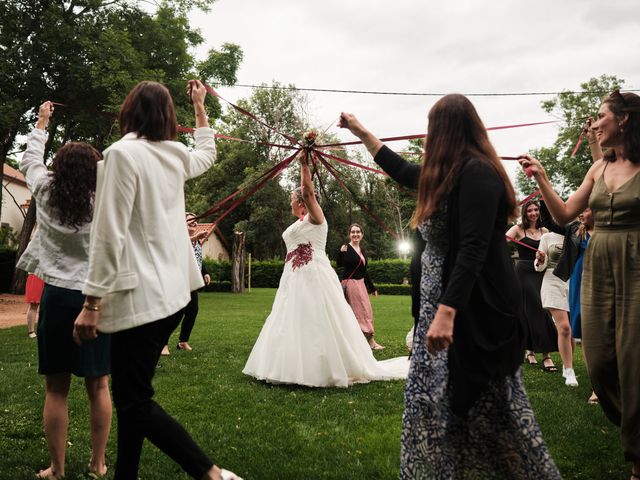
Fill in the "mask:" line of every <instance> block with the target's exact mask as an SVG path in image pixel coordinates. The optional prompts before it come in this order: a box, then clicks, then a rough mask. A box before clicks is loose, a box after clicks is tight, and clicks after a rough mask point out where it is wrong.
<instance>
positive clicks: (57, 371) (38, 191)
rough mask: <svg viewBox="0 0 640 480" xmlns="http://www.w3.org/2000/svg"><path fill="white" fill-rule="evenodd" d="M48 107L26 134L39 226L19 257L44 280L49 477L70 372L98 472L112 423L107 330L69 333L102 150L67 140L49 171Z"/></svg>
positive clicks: (62, 434)
mask: <svg viewBox="0 0 640 480" xmlns="http://www.w3.org/2000/svg"><path fill="white" fill-rule="evenodd" d="M53 108H54V107H53V103H51V102H44V103H43V104H42V105H41V106H40V110H39V112H38V123H36V128H35V129H34V130H33V131H32V132H31V133H30V134H29V136H28V137H27V149H26V150H25V152H24V154H23V155H22V159H21V161H20V170H21V171H22V173H23V174H24V175H25V177H26V180H27V186H28V187H29V190H30V192H31V194H32V195H33V199H34V201H35V202H36V205H37V207H38V209H37V222H38V230H37V231H36V233H35V235H34V237H33V239H32V240H31V242H30V243H29V246H28V247H27V249H26V250H25V252H24V253H23V254H22V256H21V257H20V260H19V261H18V264H17V267H18V268H20V269H22V270H25V271H28V272H34V273H35V274H36V275H38V277H40V278H41V279H42V280H44V282H45V286H44V289H43V292H42V299H41V305H40V319H39V321H38V336H37V338H38V371H39V373H41V374H43V375H45V400H44V415H43V417H44V431H45V436H46V437H47V445H48V447H49V454H50V456H51V464H50V465H49V467H48V468H46V469H44V470H42V471H40V473H38V475H37V477H39V478H48V479H58V478H62V477H64V475H65V450H66V445H67V429H68V426H69V416H68V409H67V396H68V393H69V386H70V383H71V374H73V375H76V376H79V377H84V381H85V386H86V389H87V394H88V396H89V428H90V430H91V451H92V455H91V460H90V461H89V471H90V472H92V473H95V474H97V475H104V474H105V473H106V472H107V467H106V464H105V448H106V445H107V438H108V437H109V429H110V427H111V398H110V397H109V381H108V375H109V371H110V360H109V335H101V336H100V338H97V339H95V340H92V341H88V342H86V343H85V344H83V345H82V346H80V347H79V346H76V345H75V344H74V342H73V339H72V336H71V334H72V331H73V322H74V320H75V318H76V317H77V315H78V313H80V311H81V310H82V302H83V296H82V293H81V290H82V287H83V286H84V282H85V280H86V278H87V270H88V267H89V230H90V228H91V218H92V216H93V199H94V194H95V188H96V165H97V163H98V161H99V160H100V159H101V155H100V152H98V151H97V150H96V149H95V148H93V147H92V146H91V145H88V144H86V143H77V142H69V143H67V144H66V145H64V146H63V147H62V148H60V150H58V151H57V152H56V154H55V157H54V159H53V164H52V169H51V171H49V170H48V169H47V167H46V166H45V165H44V151H45V143H46V140H47V134H46V131H45V128H46V125H47V123H49V118H50V117H51V115H52V113H53Z"/></svg>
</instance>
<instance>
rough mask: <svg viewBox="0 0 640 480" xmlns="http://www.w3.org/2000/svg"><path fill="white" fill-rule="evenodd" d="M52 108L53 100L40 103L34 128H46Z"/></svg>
mask: <svg viewBox="0 0 640 480" xmlns="http://www.w3.org/2000/svg"><path fill="white" fill-rule="evenodd" d="M53 110H54V106H53V102H51V101H49V100H47V101H46V102H44V103H43V104H42V105H40V108H39V109H38V122H37V123H36V128H39V129H40V130H44V129H45V128H47V124H48V123H49V119H50V118H51V115H53Z"/></svg>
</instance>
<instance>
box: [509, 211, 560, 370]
mask: <svg viewBox="0 0 640 480" xmlns="http://www.w3.org/2000/svg"><path fill="white" fill-rule="evenodd" d="M548 231H549V230H547V228H545V227H544V226H543V225H542V223H541V215H540V205H539V204H538V202H536V201H535V200H530V201H528V202H526V203H525V204H524V205H522V208H521V215H520V224H519V225H514V226H513V227H511V228H510V229H509V230H508V231H507V236H508V237H510V238H513V239H514V240H517V241H519V242H521V243H523V244H525V245H528V246H529V247H531V248H534V249H537V248H538V247H539V245H540V238H541V237H542V235H544V234H545V233H547V232H548ZM516 248H517V249H518V260H517V261H516V264H515V269H516V274H517V275H518V279H519V280H520V286H521V287H522V316H523V318H524V320H525V325H526V330H527V343H526V346H527V352H526V359H527V362H528V363H529V364H530V365H535V364H537V363H538V361H537V360H536V355H535V352H542V368H543V369H544V370H545V371H546V372H557V371H558V368H557V367H556V366H555V365H554V363H553V360H552V359H551V357H550V356H549V352H557V351H558V332H557V331H556V327H555V325H554V323H553V319H552V318H551V315H549V312H547V311H546V310H545V309H544V308H543V307H542V300H541V299H540V289H541V288H542V278H543V277H544V272H537V271H536V269H535V268H534V267H533V262H534V261H535V259H536V252H535V250H531V248H527V247H525V246H524V245H521V244H517V243H516Z"/></svg>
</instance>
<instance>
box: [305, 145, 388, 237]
mask: <svg viewBox="0 0 640 480" xmlns="http://www.w3.org/2000/svg"><path fill="white" fill-rule="evenodd" d="M315 153H316V154H317V155H318V160H320V162H321V163H322V164H323V165H324V166H325V168H326V169H327V170H328V171H329V173H330V174H331V175H332V176H333V178H335V179H336V180H337V181H338V183H339V184H340V186H342V188H344V189H345V190H346V191H347V192H349V193H350V194H351V196H352V197H353V199H354V201H355V202H356V204H357V205H358V206H359V207H360V208H361V209H363V210H364V211H365V212H367V213H368V214H369V215H371V217H372V218H373V219H374V220H375V221H376V223H377V224H378V225H380V226H381V227H382V228H384V229H385V230H386V231H387V232H389V233H390V234H391V235H392V236H393V238H395V239H396V240H400V236H399V235H398V234H397V233H396V232H395V230H393V229H392V228H391V227H389V226H388V225H387V224H386V223H384V221H383V220H382V219H381V218H380V217H379V216H378V215H376V214H375V213H373V212H372V211H371V210H370V209H369V208H367V206H366V205H364V204H363V203H361V202H360V201H358V199H357V197H356V194H355V193H354V192H353V190H351V189H350V188H349V187H348V186H347V185H346V184H345V183H344V182H343V181H342V179H341V178H340V177H339V176H338V174H337V173H336V170H335V169H334V168H333V166H332V165H331V164H329V162H328V161H327V160H326V159H325V158H324V157H325V155H326V154H325V153H323V152H320V151H317V150H316V152H315Z"/></svg>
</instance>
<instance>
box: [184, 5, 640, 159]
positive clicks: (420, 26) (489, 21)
mask: <svg viewBox="0 0 640 480" xmlns="http://www.w3.org/2000/svg"><path fill="white" fill-rule="evenodd" d="M191 20H192V24H193V26H196V27H198V28H200V30H201V32H202V34H203V35H204V37H205V39H206V41H205V45H203V46H202V48H201V50H200V51H199V54H200V55H204V54H205V52H206V51H207V50H208V49H209V48H216V47H219V46H220V45H221V44H222V43H224V42H232V43H236V44H238V45H240V46H241V47H242V50H243V52H244V60H243V62H242V64H241V66H240V69H239V71H238V83H240V84H260V83H263V82H266V83H268V84H270V83H271V82H272V81H273V80H276V81H278V82H280V83H283V84H295V85H296V86H297V87H298V88H328V89H344V90H373V91H391V92H425V93H432V92H433V93H451V92H459V93H465V94H471V93H503V92H513V93H519V92H556V91H561V90H563V89H569V90H577V89H579V88H580V83H582V82H586V81H587V80H588V79H590V78H591V77H595V76H600V75H601V74H609V75H616V76H618V77H620V78H623V79H624V80H625V81H626V84H625V87H626V88H631V89H638V88H640V61H638V55H639V52H640V1H636V0H626V1H622V0H607V1H600V2H595V1H590V0H582V1H578V0H538V1H536V2H531V1H526V2H525V1H517V0H485V1H481V0H476V1H474V0H467V1H458V0H449V1H438V2H436V1H430V0H422V1H420V0H395V1H392V2H381V1H375V0H366V1H365V0H322V1H315V2H309V1H304V0H218V1H217V2H216V3H215V4H214V6H213V8H212V10H211V12H209V13H207V14H204V13H202V12H194V13H193V14H192V16H191ZM219 92H220V94H221V95H222V96H224V97H225V98H227V99H229V100H231V101H236V100H237V99H238V98H242V97H247V96H248V95H249V94H250V92H251V91H250V89H247V88H240V87H236V88H220V89H219ZM307 96H308V99H309V112H310V114H311V115H312V118H311V120H312V121H313V122H314V123H315V124H316V125H317V126H327V125H329V124H330V123H331V122H333V123H334V124H335V122H336V120H337V117H338V115H339V113H340V111H348V112H352V113H355V114H356V115H357V116H358V118H359V119H360V120H361V121H362V123H363V124H364V125H365V126H367V127H368V128H369V129H370V130H372V131H373V132H374V133H375V134H376V135H377V136H380V137H385V136H396V135H406V134H414V133H421V132H424V131H425V130H426V114H427V112H428V110H429V108H430V107H431V105H433V103H434V102H435V101H436V100H437V99H438V97H422V96H420V97H419V96H408V97H406V96H383V95H363V94H347V93H311V92H310V93H308V94H307ZM470 98H471V100H472V102H473V103H474V104H475V106H476V108H477V109H478V111H479V113H480V116H481V117H482V119H483V121H484V122H485V125H486V126H497V125H507V124H517V123H529V122H536V121H545V120H554V118H552V117H549V116H548V115H547V114H545V112H543V111H542V109H541V108H540V102H541V101H542V100H544V99H547V98H550V96H526V97H514V96H510V97H508V96H501V97H470ZM556 129H557V127H556V126H553V125H552V126H536V127H528V128H522V129H513V130H505V131H501V132H495V133H492V134H491V138H492V140H493V142H494V145H495V146H496V149H497V151H498V154H500V155H505V156H513V155H517V154H520V153H522V152H525V151H527V150H528V149H530V148H535V147H541V146H547V145H550V144H551V143H552V142H553V140H554V139H555V135H556ZM330 131H331V132H333V133H336V134H338V135H339V136H340V138H342V139H344V140H351V139H353V138H352V137H351V135H350V134H349V133H348V132H346V131H344V130H340V129H338V128H337V127H332V128H331V130H330ZM390 146H391V147H392V148H394V149H400V148H402V145H390ZM510 170H511V169H510Z"/></svg>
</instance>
